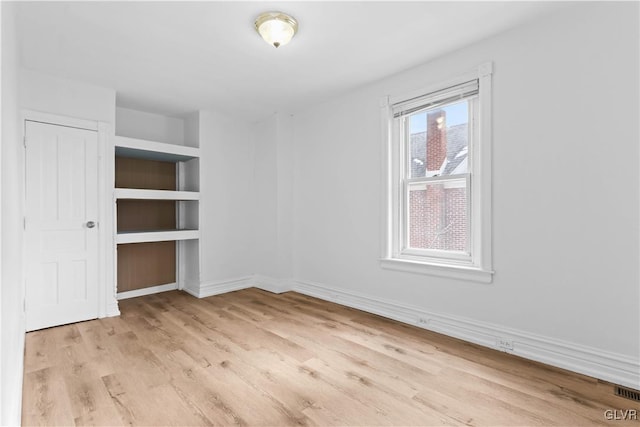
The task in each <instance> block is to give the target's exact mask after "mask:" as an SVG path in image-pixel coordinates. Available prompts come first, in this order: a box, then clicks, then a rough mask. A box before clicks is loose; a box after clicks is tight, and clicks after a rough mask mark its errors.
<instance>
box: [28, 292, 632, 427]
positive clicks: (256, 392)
mask: <svg viewBox="0 0 640 427" xmlns="http://www.w3.org/2000/svg"><path fill="white" fill-rule="evenodd" d="M120 309H121V312H122V315H121V316H120V317H116V318H108V319H100V320H93V321H88V322H82V323H77V324H72V325H66V326H61V327H57V328H51V329H46V330H42V331H36V332H30V333H28V334H27V338H26V354H25V374H24V391H23V412H22V422H23V424H24V425H150V426H151V425H153V426H161V425H181V426H182V425H184V426H187V425H225V426H226V425H237V426H306V425H309V426H312V425H317V426H427V425H492V426H495V425H503V426H516V425H521V426H533V425H563V426H564V425H574V426H585V425H607V424H608V425H616V426H622V425H635V426H638V425H639V423H638V421H623V420H618V421H607V420H606V419H605V415H604V413H605V410H607V409H613V410H621V409H625V410H626V409H636V410H638V412H640V405H638V403H637V402H633V401H631V400H627V399H623V398H620V397H616V396H614V395H613V386H612V385H611V384H608V383H604V382H601V381H598V380H595V379H593V378H589V377H585V376H582V375H578V374H573V373H569V372H566V371H563V370H560V369H556V368H552V367H549V366H546V365H542V364H539V363H535V362H531V361H527V360H524V359H521V358H518V357H515V356H511V355H507V354H504V353H500V352H497V351H493V350H490V349H486V348H482V347H479V346H476V345H473V344H469V343H465V342H463V341H459V340H456V339H453V338H448V337H445V336H442V335H439V334H436V333H432V332H429V331H425V330H423V329H419V328H416V327H412V326H409V325H405V324H402V323H398V322H394V321H391V320H387V319H384V318H381V317H378V316H375V315H370V314H367V313H363V312H361V311H358V310H353V309H350V308H346V307H343V306H340V305H337V304H332V303H328V302H324V301H321V300H318V299H315V298H311V297H307V296H303V295H300V294H297V293H294V292H289V293H285V294H281V295H275V294H271V293H268V292H264V291H260V290H257V289H248V290H243V291H237V292H232V293H228V294H225V295H219V296H214V297H209V298H204V299H200V300H199V299H196V298H193V297H191V296H190V295H187V294H185V293H182V292H178V291H173V292H166V293H162V294H156V295H149V296H145V297H140V298H135V299H129V300H123V301H120ZM618 414H619V413H618Z"/></svg>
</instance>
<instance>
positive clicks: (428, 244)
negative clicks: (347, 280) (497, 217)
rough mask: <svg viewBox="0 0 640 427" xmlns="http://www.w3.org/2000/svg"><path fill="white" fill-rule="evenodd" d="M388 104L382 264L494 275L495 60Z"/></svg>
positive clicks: (483, 277)
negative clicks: (493, 75)
mask: <svg viewBox="0 0 640 427" xmlns="http://www.w3.org/2000/svg"><path fill="white" fill-rule="evenodd" d="M383 110H384V111H383V114H384V122H385V125H386V129H387V131H386V132H385V157H386V165H387V169H388V170H387V172H388V177H387V178H388V179H387V185H386V186H385V199H386V206H385V214H386V215H385V217H386V224H385V229H384V237H385V239H384V240H385V247H384V250H383V257H382V266H383V267H385V268H391V269H400V270H407V271H413V272H423V273H427V274H435V275H441V276H447V277H455V278H462V279H471V280H479V281H483V282H490V281H491V277H492V271H491V118H490V112H491V64H490V63H489V64H483V65H482V66H480V67H479V68H478V69H477V70H475V71H474V72H473V73H469V74H467V75H464V76H461V77H459V78H457V79H455V80H451V81H448V82H445V83H443V84H440V85H438V86H435V87H432V88H430V89H427V90H423V91H420V92H417V93H412V94H408V95H405V96H402V97H395V98H385V99H384V102H383Z"/></svg>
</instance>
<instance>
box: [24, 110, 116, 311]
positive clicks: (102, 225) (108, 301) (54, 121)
mask: <svg viewBox="0 0 640 427" xmlns="http://www.w3.org/2000/svg"><path fill="white" fill-rule="evenodd" d="M27 121H33V122H39V123H46V124H50V125H55V126H66V127H73V128H79V129H85V130H91V131H96V132H97V133H98V159H97V167H98V219H97V222H98V260H97V261H98V318H103V317H111V316H118V315H119V314H120V310H119V309H118V301H117V299H116V284H115V276H114V273H113V272H114V256H113V252H114V249H115V242H114V232H113V227H114V225H113V218H114V217H113V212H112V209H111V204H112V202H113V180H114V172H113V167H114V162H115V160H114V155H115V153H114V148H113V143H110V141H113V138H111V127H110V125H109V124H108V123H106V122H100V121H96V120H87V119H80V118H75V117H68V116H62V115H56V114H50V113H44V112H40V111H33V110H22V111H21V115H20V129H21V130H20V131H21V133H22V141H23V143H22V145H21V155H22V167H23V171H22V172H23V173H22V206H24V207H25V210H24V212H23V216H26V180H27V157H26V153H25V140H26V129H27V123H26V122H27ZM26 248H27V246H26V235H25V229H24V226H23V228H22V250H23V259H25V260H26V259H28V258H27V257H28V256H29V254H28V253H26V250H27V249H26ZM26 264H27V263H26V262H24V263H23V269H26ZM22 300H23V307H22V312H23V315H24V314H25V304H26V271H25V270H23V272H22Z"/></svg>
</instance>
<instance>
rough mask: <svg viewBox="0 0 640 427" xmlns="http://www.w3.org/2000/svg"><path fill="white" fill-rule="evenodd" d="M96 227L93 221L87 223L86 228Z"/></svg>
mask: <svg viewBox="0 0 640 427" xmlns="http://www.w3.org/2000/svg"><path fill="white" fill-rule="evenodd" d="M95 226H96V223H95V222H93V221H87V228H93V227H95Z"/></svg>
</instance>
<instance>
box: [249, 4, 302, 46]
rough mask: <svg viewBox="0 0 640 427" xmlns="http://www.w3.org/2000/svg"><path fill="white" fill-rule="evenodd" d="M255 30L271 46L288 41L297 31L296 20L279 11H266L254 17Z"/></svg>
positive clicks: (281, 44)
mask: <svg viewBox="0 0 640 427" xmlns="http://www.w3.org/2000/svg"><path fill="white" fill-rule="evenodd" d="M255 24H256V31H257V32H258V34H260V35H261V36H262V38H263V39H264V41H266V42H267V43H269V44H270V45H271V46H275V47H280V46H284V45H285V44H287V43H289V42H290V41H291V39H292V38H293V36H294V35H295V34H296V32H297V31H298V22H297V21H296V20H295V19H294V18H293V17H291V16H289V15H287V14H284V13H280V12H266V13H263V14H262V15H260V16H258V17H257V18H256V23H255Z"/></svg>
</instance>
